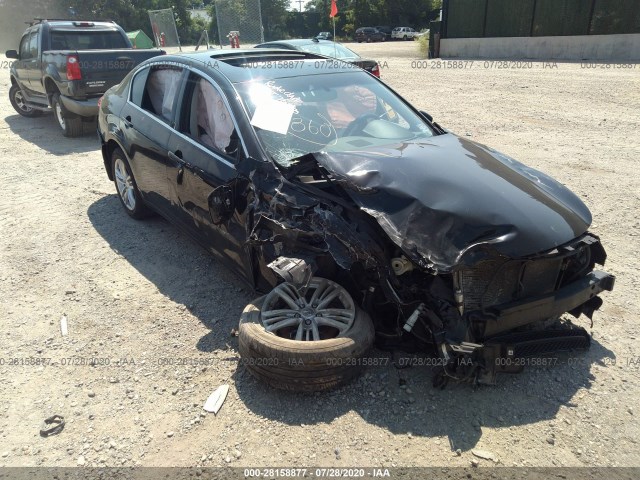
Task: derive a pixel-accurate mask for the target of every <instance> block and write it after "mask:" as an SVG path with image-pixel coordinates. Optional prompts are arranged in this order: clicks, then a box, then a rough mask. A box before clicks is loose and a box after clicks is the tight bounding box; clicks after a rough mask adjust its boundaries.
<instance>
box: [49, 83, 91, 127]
mask: <svg viewBox="0 0 640 480" xmlns="http://www.w3.org/2000/svg"><path fill="white" fill-rule="evenodd" d="M51 107H52V108H53V115H54V116H55V117H56V120H57V121H58V125H60V128H61V129H62V134H63V135H64V136H65V137H79V136H80V135H82V133H83V131H84V129H83V126H82V118H80V117H79V116H78V115H75V114H73V113H71V112H69V111H68V110H67V109H66V108H64V105H63V104H62V102H61V101H60V94H59V93H56V94H54V95H53V98H52V99H51Z"/></svg>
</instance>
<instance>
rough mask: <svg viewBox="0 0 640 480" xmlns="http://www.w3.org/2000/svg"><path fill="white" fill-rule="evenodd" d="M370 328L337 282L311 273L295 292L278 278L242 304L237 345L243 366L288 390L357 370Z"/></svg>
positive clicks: (326, 385)
mask: <svg viewBox="0 0 640 480" xmlns="http://www.w3.org/2000/svg"><path fill="white" fill-rule="evenodd" d="M373 340H374V328H373V324H372V322H371V319H370V318H369V316H368V315H367V314H366V313H365V312H364V311H362V310H361V309H360V308H358V307H357V306H356V305H355V304H354V302H353V300H352V299H351V296H350V295H349V293H348V292H347V291H346V290H345V289H344V288H343V287H341V286H340V285H338V284H337V283H335V282H333V281H331V280H328V279H325V278H319V277H314V278H313V279H312V280H311V282H310V284H309V288H308V290H307V291H306V292H304V294H300V293H299V292H298V290H296V288H295V287H294V286H293V285H291V284H288V283H283V284H280V285H278V286H277V287H276V288H274V289H273V290H272V291H271V292H270V293H269V294H268V295H265V296H264V297H261V298H259V299H257V300H255V301H254V302H252V303H250V304H249V305H247V307H246V308H245V310H244V312H243V313H242V317H241V319H240V334H239V348H240V355H241V356H242V361H243V363H244V365H246V367H247V369H248V370H249V372H251V374H252V375H254V376H255V377H256V378H258V379H259V380H261V381H264V382H266V383H267V384H269V385H271V386H273V387H276V388H280V389H284V390H292V391H319V390H328V389H331V388H335V387H337V386H339V385H342V384H344V383H346V382H348V381H349V380H351V379H352V378H354V377H355V376H357V375H358V373H359V372H360V371H361V368H362V366H363V364H364V363H366V362H363V361H362V358H363V357H364V355H365V354H366V353H367V351H368V350H369V349H370V348H371V346H372V345H373Z"/></svg>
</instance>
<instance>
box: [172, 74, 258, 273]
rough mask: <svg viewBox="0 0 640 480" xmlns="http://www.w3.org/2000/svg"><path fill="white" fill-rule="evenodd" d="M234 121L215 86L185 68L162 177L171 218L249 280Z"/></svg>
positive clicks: (244, 186) (243, 185)
mask: <svg viewBox="0 0 640 480" xmlns="http://www.w3.org/2000/svg"><path fill="white" fill-rule="evenodd" d="M235 125H236V123H235V122H234V120H233V118H232V114H231V112H230V111H229V108H228V104H227V100H226V98H225V96H224V94H223V93H222V92H221V90H220V89H218V88H217V87H216V86H214V84H213V83H212V82H211V81H210V80H208V79H205V78H203V77H201V76H199V75H198V74H196V73H193V72H191V73H190V74H189V77H188V78H187V81H186V82H185V87H184V90H183V93H182V103H181V110H180V118H179V121H178V124H177V125H176V130H175V131H174V134H173V135H172V136H171V138H170V139H169V148H168V152H167V155H168V158H169V164H168V168H167V175H168V184H169V189H170V198H171V202H172V204H173V212H174V214H175V215H176V217H177V220H178V221H180V223H182V225H183V226H184V227H185V228H187V229H188V231H189V232H190V233H191V234H192V236H194V237H195V238H196V240H198V242H199V243H201V244H203V245H204V246H205V247H206V248H207V249H208V250H210V251H211V252H212V253H213V254H214V255H216V256H218V257H220V258H221V259H222V260H224V261H225V262H226V263H230V264H231V266H232V267H235V268H236V269H237V268H238V267H240V270H241V273H242V275H243V276H245V278H246V279H247V280H249V281H250V282H252V278H251V277H252V275H251V273H250V272H251V269H250V264H251V262H250V254H249V250H248V249H246V246H245V244H246V241H247V229H246V220H247V218H246V205H247V201H246V193H247V187H248V181H246V180H243V179H241V178H239V176H238V172H237V171H236V166H235V164H236V162H237V160H238V159H239V158H240V157H239V156H241V155H244V153H243V152H244V149H243V147H242V144H241V141H240V139H239V138H238V134H237V130H236V126H235Z"/></svg>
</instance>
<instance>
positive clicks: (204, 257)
mask: <svg viewBox="0 0 640 480" xmlns="http://www.w3.org/2000/svg"><path fill="white" fill-rule="evenodd" d="M88 215H89V219H90V221H91V223H92V224H93V226H94V228H95V229H96V231H97V232H98V233H99V234H100V235H101V236H102V237H103V238H104V239H105V240H106V241H107V242H108V243H109V245H110V246H111V248H112V249H113V250H114V251H115V252H117V253H118V254H120V255H122V256H123V257H124V258H125V259H126V260H127V261H128V262H129V263H130V264H131V265H132V266H134V267H135V268H136V269H137V270H138V271H139V272H140V273H142V274H143V275H144V276H145V277H146V278H147V279H148V280H149V281H151V282H153V284H154V285H156V287H157V288H158V290H159V291H160V292H161V293H162V294H163V295H166V296H167V297H169V298H170V299H171V300H172V301H174V302H176V303H179V304H182V305H185V306H186V308H188V309H189V310H190V312H191V313H192V314H193V315H194V316H196V317H197V318H198V319H199V320H200V321H201V322H202V323H203V324H204V325H205V326H206V327H207V328H208V329H209V330H210V332H209V333H207V334H206V335H205V336H203V337H202V338H201V339H200V340H199V341H198V343H197V345H196V346H195V347H196V348H197V349H198V350H200V351H204V352H211V351H216V350H225V351H228V346H227V345H232V346H233V347H234V348H235V349H236V351H237V339H235V338H231V337H230V336H229V332H230V330H231V328H237V325H238V318H239V315H240V312H241V311H242V309H243V308H244V306H245V305H246V304H247V303H248V302H249V301H250V300H251V299H252V298H253V297H254V296H255V294H254V293H253V292H251V291H250V290H249V288H248V287H246V286H245V284H244V283H243V282H242V281H241V280H240V279H239V277H236V276H235V275H234V274H233V272H232V271H230V270H229V269H227V268H226V267H225V266H223V265H222V264H221V263H220V262H218V261H217V260H215V259H214V258H213V257H212V256H211V255H210V254H208V253H207V252H206V251H205V250H204V249H203V248H201V247H200V246H198V245H197V244H195V243H194V242H192V241H191V240H190V239H189V237H187V235H186V234H183V233H181V232H179V231H178V230H177V229H176V228H174V227H173V226H171V225H170V224H168V223H167V222H166V221H164V220H162V219H161V218H159V217H156V218H152V219H149V220H146V221H142V222H139V221H135V220H132V219H131V218H129V217H128V216H127V215H126V214H125V213H124V211H123V210H122V206H121V205H120V202H119V200H118V198H117V196H116V195H115V194H114V195H108V196H105V197H103V198H101V199H100V200H98V201H96V202H95V203H93V204H92V205H91V206H90V207H89V209H88ZM596 321H597V318H596ZM229 353H231V354H230V355H227V356H226V358H224V361H230V362H239V360H240V359H239V356H237V355H234V354H232V352H229ZM370 358H371V359H375V363H377V364H378V365H379V366H377V367H373V366H371V367H368V368H367V369H366V370H365V373H364V375H362V376H361V377H359V378H358V379H357V380H355V381H354V382H353V383H351V384H349V385H347V386H345V387H343V388H341V389H339V390H336V391H332V392H326V393H318V394H297V393H290V392H284V391H279V390H275V389H272V388H270V387H268V386H266V385H263V384H262V383H260V382H258V381H257V380H255V379H254V378H253V377H252V376H251V375H250V374H249V373H248V371H247V370H246V368H245V367H244V366H242V365H241V364H240V363H238V368H237V369H236V372H235V373H234V375H233V376H232V378H233V381H234V384H235V385H234V386H235V388H236V390H237V393H238V396H239V398H240V400H241V401H242V402H243V404H244V406H246V408H248V409H250V410H251V411H252V412H253V413H255V414H256V415H258V416H260V417H266V418H269V419H271V420H275V421H277V422H281V423H283V424H286V425H314V424H330V423H332V422H334V421H335V420H336V419H339V418H340V417H344V416H345V415H348V414H350V413H351V412H353V413H355V414H357V415H359V416H360V417H362V419H364V421H366V422H367V423H369V424H372V425H376V426H378V427H380V428H382V429H384V430H387V431H388V432H390V433H391V434H400V435H402V434H408V433H411V434H412V435H413V436H423V437H432V438H433V437H443V439H444V441H446V442H449V445H450V447H451V452H452V455H455V453H454V452H455V451H456V450H457V449H460V450H462V451H467V450H470V449H472V448H475V447H476V446H478V445H479V444H480V445H481V439H482V429H483V428H485V427H489V428H516V430H515V432H514V436H515V438H517V435H518V433H519V431H520V430H519V429H518V427H524V426H527V425H531V424H535V423H536V422H540V421H544V420H550V419H554V418H556V417H558V415H559V413H560V415H559V416H560V417H562V413H561V412H560V409H561V408H563V409H564V408H567V409H573V408H579V401H580V397H581V395H582V392H581V390H585V389H586V390H588V389H590V388H591V386H592V382H593V380H594V377H593V375H592V374H591V368H592V366H594V365H599V366H600V367H601V368H615V366H613V365H612V364H613V363H614V359H615V356H614V354H613V353H612V352H611V351H609V350H607V349H606V348H604V347H603V346H602V345H601V344H600V343H598V342H596V341H592V346H591V349H590V350H589V351H587V352H579V353H576V354H571V355H562V356H559V357H558V358H556V359H555V360H553V359H552V360H551V361H550V363H551V362H553V365H552V366H547V367H532V366H530V367H527V368H525V370H524V372H523V373H521V374H518V375H502V376H499V377H498V384H497V385H495V386H480V387H477V388H474V387H473V386H471V385H468V384H449V385H448V386H447V387H446V388H444V389H443V390H440V389H435V388H433V387H432V378H433V373H434V371H433V369H432V368H430V367H424V366H423V367H418V366H412V367H409V368H405V369H396V368H395V366H394V360H393V356H392V355H391V354H390V353H388V352H382V351H379V350H374V351H373V352H372V353H371V355H370ZM409 358H410V359H413V358H415V357H409ZM423 364H424V362H423ZM401 384H403V385H406V387H403V388H401ZM558 424H559V425H558V428H560V429H561V428H562V425H563V424H562V419H561V418H559V419H558ZM351 440H353V441H357V442H361V441H363V440H366V441H367V442H369V443H371V444H375V443H376V442H377V441H378V440H379V439H378V438H361V437H358V436H357V432H354V436H353V437H352V438H351ZM546 440H547V439H546V438H540V439H539V441H540V445H541V446H542V445H546ZM409 441H410V440H409V438H408V437H407V442H409ZM340 443H341V442H340V441H338V440H336V445H338V444H340Z"/></svg>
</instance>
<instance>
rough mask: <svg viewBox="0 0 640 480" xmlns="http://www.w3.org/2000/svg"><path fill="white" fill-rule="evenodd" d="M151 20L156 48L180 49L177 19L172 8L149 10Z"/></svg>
mask: <svg viewBox="0 0 640 480" xmlns="http://www.w3.org/2000/svg"><path fill="white" fill-rule="evenodd" d="M149 20H150V21H151V31H152V32H153V41H154V42H155V44H156V47H158V48H162V47H180V39H179V38H178V29H177V28H176V19H175V17H174V15H173V10H172V9H171V8H165V9H164V10H149Z"/></svg>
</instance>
